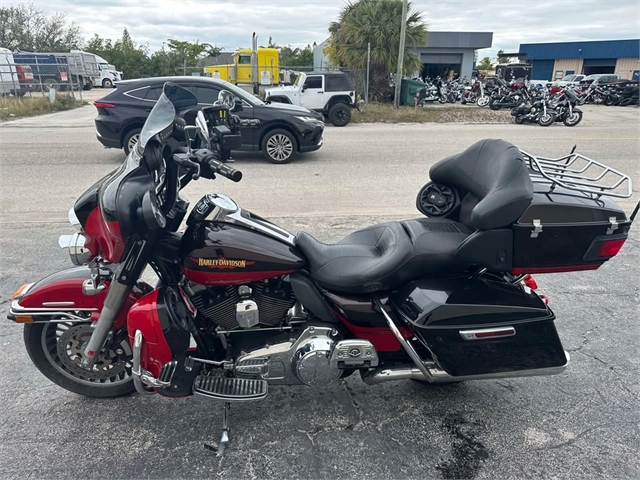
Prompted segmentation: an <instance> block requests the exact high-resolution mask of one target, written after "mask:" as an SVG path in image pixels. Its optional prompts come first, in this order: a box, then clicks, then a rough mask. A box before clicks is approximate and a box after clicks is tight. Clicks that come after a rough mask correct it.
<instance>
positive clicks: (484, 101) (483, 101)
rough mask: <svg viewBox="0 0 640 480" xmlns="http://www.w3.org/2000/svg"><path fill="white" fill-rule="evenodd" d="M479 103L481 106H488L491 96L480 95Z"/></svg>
mask: <svg viewBox="0 0 640 480" xmlns="http://www.w3.org/2000/svg"><path fill="white" fill-rule="evenodd" d="M477 103H478V106H479V107H486V106H487V105H489V97H487V96H486V95H485V96H483V97H478V102H477Z"/></svg>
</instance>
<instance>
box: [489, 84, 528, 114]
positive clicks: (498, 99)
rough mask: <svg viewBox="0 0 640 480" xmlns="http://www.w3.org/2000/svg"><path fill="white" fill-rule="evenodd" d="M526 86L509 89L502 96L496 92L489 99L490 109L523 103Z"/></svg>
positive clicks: (511, 106)
mask: <svg viewBox="0 0 640 480" xmlns="http://www.w3.org/2000/svg"><path fill="white" fill-rule="evenodd" d="M525 92H526V88H518V89H517V90H513V91H510V92H508V93H506V94H504V95H502V96H499V94H497V95H496V96H492V97H491V99H489V108H490V109H491V110H500V109H501V108H503V107H504V108H514V107H517V106H519V105H520V104H521V103H523V102H524V101H525V99H526V93H525Z"/></svg>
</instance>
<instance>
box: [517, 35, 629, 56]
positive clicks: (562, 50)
mask: <svg viewBox="0 0 640 480" xmlns="http://www.w3.org/2000/svg"><path fill="white" fill-rule="evenodd" d="M520 53H521V54H526V56H527V57H526V58H527V60H550V59H555V58H583V59H588V58H638V57H640V39H638V40H603V41H594V42H559V43H523V44H521V45H520Z"/></svg>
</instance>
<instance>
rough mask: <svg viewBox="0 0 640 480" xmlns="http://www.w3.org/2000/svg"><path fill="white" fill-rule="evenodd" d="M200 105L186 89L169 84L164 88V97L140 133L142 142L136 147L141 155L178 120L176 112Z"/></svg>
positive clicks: (161, 97)
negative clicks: (152, 141) (158, 135)
mask: <svg viewBox="0 0 640 480" xmlns="http://www.w3.org/2000/svg"><path fill="white" fill-rule="evenodd" d="M197 104H198V99H197V98H196V96H195V95H194V94H193V93H191V92H190V91H189V90H187V89H186V88H182V87H179V86H178V85H176V84H174V83H170V82H167V83H165V84H164V87H163V88H162V95H160V98H159V99H158V101H157V102H156V104H155V106H154V107H153V110H151V113H150V114H149V116H148V117H147V121H146V122H144V126H143V127H142V131H141V132H140V140H139V141H138V144H137V145H136V148H137V150H138V153H139V154H142V153H143V152H144V148H145V146H146V145H147V142H148V141H149V140H150V139H151V138H153V137H154V136H155V135H157V134H159V133H161V132H163V131H164V130H167V129H169V127H171V126H172V125H173V122H174V120H175V118H176V111H179V110H184V109H185V108H189V107H192V106H194V105H197Z"/></svg>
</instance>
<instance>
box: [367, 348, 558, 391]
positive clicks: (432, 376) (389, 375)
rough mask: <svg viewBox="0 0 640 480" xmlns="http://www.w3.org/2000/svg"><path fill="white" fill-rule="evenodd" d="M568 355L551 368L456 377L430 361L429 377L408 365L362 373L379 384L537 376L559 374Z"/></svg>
mask: <svg viewBox="0 0 640 480" xmlns="http://www.w3.org/2000/svg"><path fill="white" fill-rule="evenodd" d="M564 354H565V356H566V357H567V362H566V363H565V364H564V365H560V366H559V367H549V368H533V369H530V370H515V371H512V372H498V373H487V374H482V375H466V376H459V377H455V376H453V375H449V374H448V373H447V372H445V371H444V370H442V369H440V368H438V367H437V366H436V364H435V363H433V362H428V363H427V365H428V370H429V377H425V375H424V374H423V373H422V372H421V371H420V370H419V369H417V368H414V367H410V366H406V367H398V368H387V367H379V368H374V369H372V370H369V371H366V372H365V371H361V372H360V375H361V377H362V380H363V381H364V382H365V383H366V384H367V385H377V384H379V383H384V382H391V381H396V380H409V379H411V380H422V381H427V382H430V383H449V382H462V381H467V380H496V379H500V378H517V377H536V376H544V375H557V374H559V373H562V372H564V371H565V370H566V368H567V367H568V366H569V362H570V361H571V357H570V356H569V353H568V352H566V351H565V352H564Z"/></svg>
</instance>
